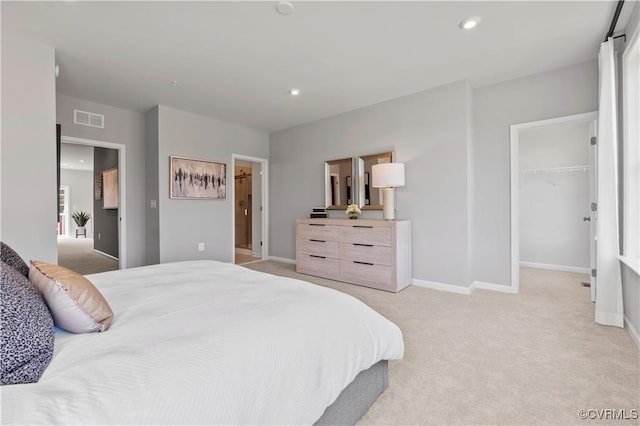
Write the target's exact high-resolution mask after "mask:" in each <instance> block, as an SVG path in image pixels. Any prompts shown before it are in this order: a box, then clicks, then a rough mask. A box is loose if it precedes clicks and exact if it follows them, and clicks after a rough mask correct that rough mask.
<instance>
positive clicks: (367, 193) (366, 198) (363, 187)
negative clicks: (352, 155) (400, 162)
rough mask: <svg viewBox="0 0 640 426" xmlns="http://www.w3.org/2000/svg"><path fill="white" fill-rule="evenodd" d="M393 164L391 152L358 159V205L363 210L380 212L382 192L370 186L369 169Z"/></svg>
mask: <svg viewBox="0 0 640 426" xmlns="http://www.w3.org/2000/svg"><path fill="white" fill-rule="evenodd" d="M385 163H393V152H392V151H389V152H383V153H380V154H373V155H366V156H364V157H358V204H359V205H360V207H361V208H363V209H365V210H382V190H381V188H374V187H373V186H371V177H372V176H371V167H372V166H373V165H374V164H385Z"/></svg>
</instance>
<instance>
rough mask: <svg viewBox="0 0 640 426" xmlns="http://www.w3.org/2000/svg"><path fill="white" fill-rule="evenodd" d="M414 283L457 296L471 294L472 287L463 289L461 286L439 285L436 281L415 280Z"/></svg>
mask: <svg viewBox="0 0 640 426" xmlns="http://www.w3.org/2000/svg"><path fill="white" fill-rule="evenodd" d="M412 283H413V285H415V286H418V287H424V288H430V289H432V290H441V291H448V292H450V293H457V294H471V288H470V287H462V286H459V285H453V284H445V283H438V282H435V281H425V280H419V279H417V278H414V279H413V282H412Z"/></svg>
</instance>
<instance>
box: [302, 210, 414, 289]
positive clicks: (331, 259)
mask: <svg viewBox="0 0 640 426" xmlns="http://www.w3.org/2000/svg"><path fill="white" fill-rule="evenodd" d="M296 270H297V271H298V272H299V273H301V274H308V275H314V276H317V277H323V278H329V279H332V280H337V281H344V282H348V283H352V284H358V285H363V286H367V287H372V288H377V289H380V290H386V291H392V292H398V291H400V290H402V289H403V288H405V287H407V286H408V285H409V284H411V222H410V221H408V220H398V221H396V220H376V219H299V220H298V221H297V227H296Z"/></svg>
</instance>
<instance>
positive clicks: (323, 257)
mask: <svg viewBox="0 0 640 426" xmlns="http://www.w3.org/2000/svg"><path fill="white" fill-rule="evenodd" d="M309 256H311V257H317V258H318V259H326V257H325V256H317V255H315V254H310V255H309Z"/></svg>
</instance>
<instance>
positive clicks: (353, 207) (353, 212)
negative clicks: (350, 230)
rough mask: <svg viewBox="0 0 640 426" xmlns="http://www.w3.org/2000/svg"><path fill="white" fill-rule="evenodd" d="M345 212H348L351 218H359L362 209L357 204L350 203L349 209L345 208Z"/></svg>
mask: <svg viewBox="0 0 640 426" xmlns="http://www.w3.org/2000/svg"><path fill="white" fill-rule="evenodd" d="M345 213H346V214H347V216H349V219H357V218H358V216H359V215H360V213H362V211H361V210H360V207H358V205H357V204H349V206H348V207H347V210H345Z"/></svg>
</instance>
